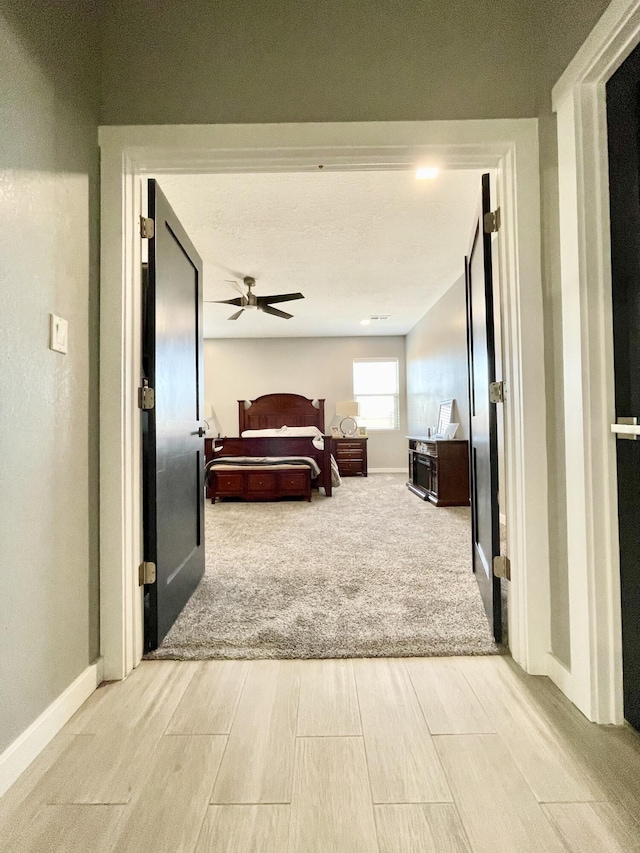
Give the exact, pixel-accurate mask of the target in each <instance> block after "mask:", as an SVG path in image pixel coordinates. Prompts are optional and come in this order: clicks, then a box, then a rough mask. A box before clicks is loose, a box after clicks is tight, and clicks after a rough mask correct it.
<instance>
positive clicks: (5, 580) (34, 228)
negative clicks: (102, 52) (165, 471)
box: [0, 2, 98, 752]
mask: <svg viewBox="0 0 640 853" xmlns="http://www.w3.org/2000/svg"><path fill="white" fill-rule="evenodd" d="M88 8H89V7H88V5H87V4H84V3H81V2H66V3H64V4H62V3H30V2H20V3H18V2H16V3H7V2H5V3H3V7H2V11H0V79H1V80H2V93H1V99H2V100H1V105H2V121H0V220H1V221H2V229H0V258H1V261H0V264H1V265H0V293H1V294H2V297H1V303H2V309H3V310H2V312H0V361H1V364H2V369H1V371H0V448H1V451H0V452H1V454H2V456H1V463H0V559H1V561H2V567H1V570H0V625H1V628H0V684H1V685H2V688H1V689H0V752H2V750H3V749H4V748H5V747H6V746H7V745H8V744H9V743H11V742H12V741H13V740H14V739H15V738H16V737H17V736H18V735H19V734H20V733H21V732H22V731H23V730H24V729H26V728H27V726H28V725H29V724H30V723H31V722H33V720H34V719H35V718H36V717H37V716H38V715H39V714H40V713H41V712H42V711H43V710H44V709H45V708H46V707H47V706H48V705H49V704H50V703H51V702H52V701H53V700H54V699H55V698H56V697H57V696H58V695H59V694H60V693H61V692H62V691H63V690H64V689H65V688H66V687H67V686H68V685H69V684H70V683H71V682H72V681H73V680H74V679H75V678H76V676H77V675H79V674H80V673H81V672H82V671H83V670H84V669H85V667H86V666H87V665H88V664H89V663H90V662H91V661H92V660H93V659H94V658H95V657H96V655H97V654H98V559H97V557H98V552H97V549H98V535H97V522H98V516H97V513H98V504H97V482H98V471H97V459H98V455H97V448H98V421H97V408H96V406H97V386H96V384H95V382H96V378H97V322H98V310H97V296H98V291H97V233H98V207H97V186H98V174H97V170H98V150H97V93H96V81H97V75H96V70H97V69H96V67H95V65H94V62H95V55H96V53H95V52H96V50H97V45H96V43H95V41H93V40H92V39H93V37H92V35H91V32H92V28H91V21H90V19H89V17H88V14H89V13H88V11H87V10H88ZM49 312H54V313H57V314H59V315H61V316H62V317H65V318H66V319H68V321H69V354H68V355H66V356H65V355H59V354H57V353H54V352H51V351H50V350H49V349H48V340H49ZM90 385H91V386H92V390H93V394H92V395H91V397H90V394H89V391H90Z"/></svg>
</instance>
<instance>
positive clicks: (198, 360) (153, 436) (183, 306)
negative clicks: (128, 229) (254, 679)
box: [143, 180, 204, 651]
mask: <svg viewBox="0 0 640 853" xmlns="http://www.w3.org/2000/svg"><path fill="white" fill-rule="evenodd" d="M148 214H149V218H151V219H152V220H153V222H154V232H155V233H154V236H153V237H152V238H151V239H150V240H149V263H148V269H147V271H146V275H145V276H144V283H145V288H144V306H143V315H144V328H143V348H144V351H143V370H144V374H145V377H146V379H147V380H148V383H149V387H150V388H152V389H153V390H154V391H155V405H154V407H153V408H152V409H151V410H149V411H145V412H144V413H143V487H144V496H143V505H144V518H143V522H144V552H145V560H147V561H150V562H153V563H155V564H156V580H155V583H152V584H148V585H147V586H146V587H145V596H144V601H145V618H144V627H145V632H144V633H145V650H146V651H149V650H151V649H155V648H156V647H157V646H158V645H159V644H160V643H161V642H162V639H163V638H164V636H165V635H166V633H167V631H168V630H169V628H171V626H172V625H173V623H174V621H175V620H176V617H177V616H178V614H179V613H180V611H181V610H182V608H183V607H184V605H185V604H186V603H187V601H188V600H189V598H190V597H191V595H192V593H193V591H194V590H195V588H196V587H197V586H198V583H199V582H200V579H201V577H202V575H203V573H204V490H203V470H204V439H203V437H202V436H203V435H204V430H203V429H202V427H203V376H202V261H201V259H200V256H199V255H198V253H197V252H196V250H195V248H194V247H193V244H192V243H191V241H190V240H189V238H188V236H187V234H186V233H185V231H184V229H183V227H182V226H181V224H180V222H179V221H178V218H177V217H176V215H175V213H174V212H173V210H172V209H171V206H170V205H169V202H168V201H167V199H166V198H165V196H164V195H163V193H162V191H161V190H160V187H159V186H158V184H157V183H156V181H154V180H150V181H149V190H148Z"/></svg>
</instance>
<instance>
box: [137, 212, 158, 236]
mask: <svg viewBox="0 0 640 853" xmlns="http://www.w3.org/2000/svg"><path fill="white" fill-rule="evenodd" d="M154 234H155V223H154V221H153V219H149V217H147V216H141V217H140V236H141V237H143V238H144V239H145V240H151V238H152V237H153V235H154Z"/></svg>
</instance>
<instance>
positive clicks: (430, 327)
mask: <svg viewBox="0 0 640 853" xmlns="http://www.w3.org/2000/svg"><path fill="white" fill-rule="evenodd" d="M451 397H453V398H454V399H455V401H456V411H454V416H455V417H454V419H455V420H456V421H458V422H459V423H460V426H459V427H458V432H457V433H456V438H468V437H469V389H468V379H467V320H466V307H465V287H464V276H462V277H461V278H459V279H458V280H457V281H456V282H455V283H454V284H453V285H452V286H451V287H450V288H449V290H447V292H446V293H445V294H444V296H441V297H440V299H439V300H438V301H437V302H436V304H435V305H434V306H433V307H432V308H431V309H430V310H429V311H427V313H426V314H425V315H424V317H423V318H422V319H421V320H420V321H419V322H418V323H417V324H416V325H415V326H414V327H413V329H412V330H411V331H410V332H409V334H408V335H407V418H408V424H409V434H410V435H424V434H425V430H426V428H427V427H428V426H431V425H432V424H435V423H436V421H437V417H438V406H439V404H440V401H441V400H448V399H450V398H451Z"/></svg>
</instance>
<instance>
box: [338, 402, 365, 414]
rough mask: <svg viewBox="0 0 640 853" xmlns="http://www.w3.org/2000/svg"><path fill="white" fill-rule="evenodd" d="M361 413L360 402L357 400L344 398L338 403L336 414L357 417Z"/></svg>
mask: <svg viewBox="0 0 640 853" xmlns="http://www.w3.org/2000/svg"><path fill="white" fill-rule="evenodd" d="M359 414H360V403H356V401H355V400H344V401H343V402H342V403H336V415H340V416H341V417H343V418H345V417H346V418H355V417H357V416H358V415H359Z"/></svg>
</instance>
